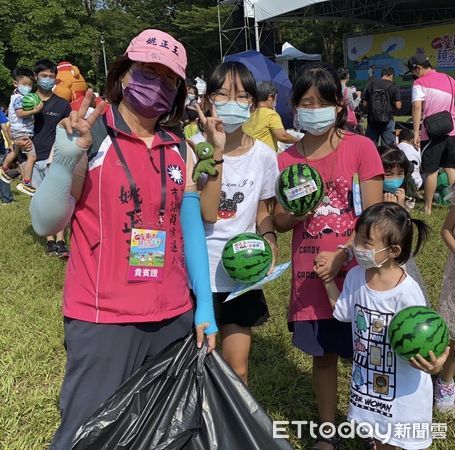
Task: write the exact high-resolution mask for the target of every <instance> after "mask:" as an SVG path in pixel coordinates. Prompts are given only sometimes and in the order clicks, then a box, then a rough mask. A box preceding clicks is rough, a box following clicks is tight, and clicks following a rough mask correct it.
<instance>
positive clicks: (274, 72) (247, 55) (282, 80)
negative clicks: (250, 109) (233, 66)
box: [224, 50, 293, 128]
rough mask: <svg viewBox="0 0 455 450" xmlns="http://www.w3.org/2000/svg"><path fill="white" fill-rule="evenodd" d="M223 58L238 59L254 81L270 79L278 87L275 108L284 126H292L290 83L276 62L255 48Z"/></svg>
mask: <svg viewBox="0 0 455 450" xmlns="http://www.w3.org/2000/svg"><path fill="white" fill-rule="evenodd" d="M224 60H225V61H238V62H241V63H242V64H244V65H245V66H246V67H248V70H249V71H250V72H251V73H252V74H253V77H254V79H255V80H256V82H259V81H272V82H273V83H274V84H275V86H276V87H277V89H278V101H277V106H276V110H277V111H278V112H279V113H280V115H281V118H282V119H283V123H284V126H285V127H286V128H289V127H291V126H292V122H293V117H292V112H291V106H290V102H289V97H290V94H291V89H292V84H291V82H290V81H289V78H288V76H287V75H286V72H284V70H283V69H282V68H281V67H280V66H279V65H278V64H276V63H274V62H273V61H272V60H270V59H269V58H267V57H266V56H264V55H263V54H262V53H259V52H257V51H256V50H247V51H246V52H240V53H235V54H233V55H228V56H226V57H225V59H224Z"/></svg>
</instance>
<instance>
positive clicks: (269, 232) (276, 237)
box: [261, 231, 278, 239]
mask: <svg viewBox="0 0 455 450" xmlns="http://www.w3.org/2000/svg"><path fill="white" fill-rule="evenodd" d="M266 234H273V235H274V236H275V239H278V236H277V235H276V233H275V232H274V231H266V232H265V233H262V234H261V236H262V237H264V236H265V235H266Z"/></svg>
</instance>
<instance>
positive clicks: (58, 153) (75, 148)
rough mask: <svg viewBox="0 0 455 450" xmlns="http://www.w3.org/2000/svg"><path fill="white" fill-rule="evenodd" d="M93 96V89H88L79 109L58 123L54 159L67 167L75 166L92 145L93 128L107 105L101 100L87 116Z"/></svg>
mask: <svg viewBox="0 0 455 450" xmlns="http://www.w3.org/2000/svg"><path fill="white" fill-rule="evenodd" d="M92 97H93V90H92V89H88V90H87V92H86V94H85V97H84V100H83V101H82V105H81V107H80V109H79V111H72V112H71V114H70V115H69V117H66V118H65V119H63V120H62V121H60V123H59V124H58V127H57V130H56V139H55V155H54V160H55V161H56V162H59V163H61V164H63V165H65V166H67V167H68V166H69V167H74V166H75V165H76V164H77V162H78V161H79V160H80V159H81V157H82V154H83V152H85V151H87V150H88V149H89V148H90V146H91V145H92V134H91V128H92V126H93V124H94V123H95V121H96V119H98V117H100V116H101V115H102V114H103V111H104V107H105V105H106V102H104V101H103V102H100V103H99V104H98V105H97V106H96V108H95V110H94V111H93V112H92V113H91V114H90V116H88V117H85V116H86V114H87V110H88V108H89V106H90V103H91V101H92Z"/></svg>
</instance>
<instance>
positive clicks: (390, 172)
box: [378, 145, 417, 209]
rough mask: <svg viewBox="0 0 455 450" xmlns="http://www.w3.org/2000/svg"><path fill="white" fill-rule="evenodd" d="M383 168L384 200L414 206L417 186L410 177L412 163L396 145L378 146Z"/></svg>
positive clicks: (404, 205)
mask: <svg viewBox="0 0 455 450" xmlns="http://www.w3.org/2000/svg"><path fill="white" fill-rule="evenodd" d="M378 150H379V154H380V155H381V161H382V166H383V168H384V172H385V174H384V201H385V202H395V203H398V204H399V205H400V206H403V207H405V208H407V209H412V208H414V204H415V199H414V197H415V194H416V192H417V188H416V185H415V181H414V179H413V178H412V170H413V167H412V163H411V162H410V161H409V160H408V158H407V156H406V154H405V153H404V152H403V150H401V149H399V148H398V147H397V146H396V145H387V146H384V147H379V149H378Z"/></svg>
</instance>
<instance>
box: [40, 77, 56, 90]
mask: <svg viewBox="0 0 455 450" xmlns="http://www.w3.org/2000/svg"><path fill="white" fill-rule="evenodd" d="M38 86H39V87H40V88H41V89H43V91H52V88H53V87H54V86H55V79H53V78H43V77H38Z"/></svg>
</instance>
